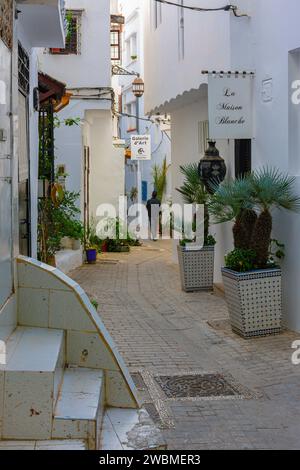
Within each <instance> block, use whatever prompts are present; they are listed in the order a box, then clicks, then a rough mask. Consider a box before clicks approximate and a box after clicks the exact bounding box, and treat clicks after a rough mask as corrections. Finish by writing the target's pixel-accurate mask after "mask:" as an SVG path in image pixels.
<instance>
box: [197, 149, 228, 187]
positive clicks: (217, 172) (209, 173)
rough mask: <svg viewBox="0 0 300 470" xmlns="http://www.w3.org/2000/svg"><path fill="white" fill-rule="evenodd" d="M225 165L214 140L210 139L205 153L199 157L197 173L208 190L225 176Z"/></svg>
mask: <svg viewBox="0 0 300 470" xmlns="http://www.w3.org/2000/svg"><path fill="white" fill-rule="evenodd" d="M226 171H227V169H226V165H225V161H224V159H223V158H222V157H221V156H220V152H219V150H218V149H217V148H216V142H215V141H213V140H210V141H209V142H208V149H207V150H206V151H205V155H204V157H203V158H201V160H200V162H199V166H198V173H199V176H200V178H201V180H202V181H203V183H204V185H205V187H206V189H207V191H208V192H210V193H212V192H213V191H214V190H213V186H214V185H216V184H220V183H221V182H222V181H224V178H225V176H226Z"/></svg>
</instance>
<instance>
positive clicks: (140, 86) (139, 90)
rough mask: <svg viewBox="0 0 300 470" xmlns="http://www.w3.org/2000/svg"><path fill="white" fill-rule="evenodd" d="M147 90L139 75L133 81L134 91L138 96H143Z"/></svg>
mask: <svg viewBox="0 0 300 470" xmlns="http://www.w3.org/2000/svg"><path fill="white" fill-rule="evenodd" d="M144 92H145V85H144V82H143V80H142V79H141V77H140V76H139V75H138V76H137V77H136V79H135V80H134V81H133V82H132V93H133V94H134V96H135V97H136V98H141V97H142V96H143V94H144Z"/></svg>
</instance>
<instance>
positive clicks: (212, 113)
mask: <svg viewBox="0 0 300 470" xmlns="http://www.w3.org/2000/svg"><path fill="white" fill-rule="evenodd" d="M252 93H253V75H252V74H250V75H249V74H247V75H243V74H239V75H238V74H232V75H227V74H226V75H211V74H210V75H209V76H208V113H209V137H210V138H211V139H251V138H252V137H253V122H252V119H253V117H252V103H253V99H252Z"/></svg>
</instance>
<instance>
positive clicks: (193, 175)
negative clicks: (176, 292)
mask: <svg viewBox="0 0 300 470" xmlns="http://www.w3.org/2000/svg"><path fill="white" fill-rule="evenodd" d="M180 171H181V173H182V174H183V176H184V182H183V185H182V186H181V187H180V188H177V191H178V192H179V193H180V194H181V195H182V198H183V201H184V202H185V203H187V204H195V205H196V204H199V205H200V204H201V205H204V246H203V247H202V248H201V249H199V250H189V249H188V246H187V243H188V242H192V241H194V240H186V239H183V240H182V241H181V242H180V244H179V245H178V247H177V252H178V261H179V269H180V278H181V285H182V289H183V290H184V291H186V292H192V291H201V290H213V277H214V252H215V249H214V246H215V243H216V241H215V239H214V237H213V236H212V235H211V234H210V233H209V212H208V200H209V193H208V191H207V190H206V188H205V185H204V184H203V182H202V181H201V179H200V177H199V173H198V165H197V163H190V164H187V165H184V166H181V167H180Z"/></svg>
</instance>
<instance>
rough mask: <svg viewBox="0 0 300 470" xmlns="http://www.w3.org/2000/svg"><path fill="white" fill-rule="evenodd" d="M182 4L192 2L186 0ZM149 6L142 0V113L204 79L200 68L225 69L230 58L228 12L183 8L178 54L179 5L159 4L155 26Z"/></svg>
mask: <svg viewBox="0 0 300 470" xmlns="http://www.w3.org/2000/svg"><path fill="white" fill-rule="evenodd" d="M196 3H197V2H196ZM225 3H226V2H225ZM185 4H186V5H189V4H190V5H195V2H193V1H192V0H188V1H185ZM201 6H203V7H209V8H212V7H220V6H224V1H222V0H210V1H208V0H206V1H203V2H201ZM153 7H154V1H152V0H145V1H144V15H145V21H144V30H145V81H146V83H147V88H146V93H145V111H146V113H148V112H151V111H152V110H155V109H157V108H159V107H161V106H162V105H164V104H166V103H167V102H168V101H170V100H171V99H176V97H178V96H179V95H181V94H183V93H184V92H186V91H189V90H191V89H198V88H199V86H200V85H201V83H203V82H205V81H206V78H205V76H202V75H201V71H202V70H207V69H211V70H216V69H217V68H218V69H222V70H223V69H227V68H228V65H229V62H230V55H229V41H230V28H229V26H230V13H228V12H215V13H200V12H195V11H188V10H185V12H184V22H185V28H184V57H182V55H181V53H180V50H181V49H180V46H181V44H180V43H179V34H180V28H179V9H178V8H176V7H173V6H168V5H162V21H161V24H159V25H158V27H157V29H155V27H154V18H153Z"/></svg>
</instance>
